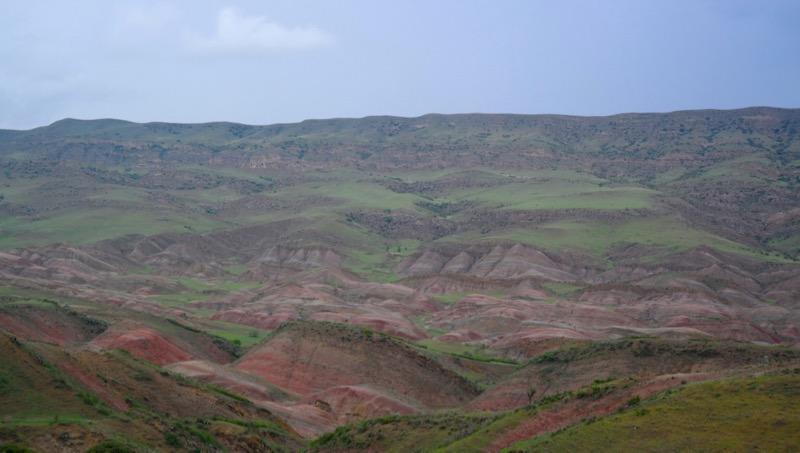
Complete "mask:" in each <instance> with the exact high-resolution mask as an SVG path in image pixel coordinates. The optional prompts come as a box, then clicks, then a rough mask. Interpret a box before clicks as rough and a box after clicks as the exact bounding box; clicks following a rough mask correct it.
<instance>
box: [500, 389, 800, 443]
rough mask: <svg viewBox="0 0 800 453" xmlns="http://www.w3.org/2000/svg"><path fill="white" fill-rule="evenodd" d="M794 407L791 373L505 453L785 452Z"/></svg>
mask: <svg viewBox="0 0 800 453" xmlns="http://www.w3.org/2000/svg"><path fill="white" fill-rule="evenodd" d="M798 405H800V375H798V374H797V373H795V374H791V375H777V376H761V377H757V378H747V379H733V380H725V381H717V382H707V383H700V384H692V385H688V386H686V387H685V388H683V389H680V390H677V391H668V392H667V393H665V394H662V395H661V396H659V397H656V398H654V399H651V400H648V401H644V402H641V403H639V404H638V405H637V406H636V407H635V408H630V409H627V410H625V411H624V412H622V413H619V414H616V415H612V416H609V417H605V418H601V419H599V420H597V421H593V422H584V423H581V424H578V425H576V426H573V427H571V428H569V429H567V430H564V431H562V432H557V433H553V434H549V435H545V436H540V437H537V438H535V439H532V440H528V441H524V442H520V443H517V444H515V445H514V446H513V447H512V448H510V449H509V450H508V451H611V450H614V451H653V452H658V451H665V452H666V451H725V452H729V451H754V450H767V451H791V450H793V449H795V448H796V447H797V446H798V445H800V411H798V410H797V408H798Z"/></svg>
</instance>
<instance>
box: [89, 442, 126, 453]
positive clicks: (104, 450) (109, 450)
mask: <svg viewBox="0 0 800 453" xmlns="http://www.w3.org/2000/svg"><path fill="white" fill-rule="evenodd" d="M86 453H136V449H134V448H133V447H131V446H130V445H128V444H127V443H125V442H121V441H118V440H104V441H103V442H100V443H99V444H97V445H95V446H94V447H92V448H90V449H88V450H86Z"/></svg>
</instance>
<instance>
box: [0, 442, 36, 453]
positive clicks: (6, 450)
mask: <svg viewBox="0 0 800 453" xmlns="http://www.w3.org/2000/svg"><path fill="white" fill-rule="evenodd" d="M0 453H33V450H31V449H30V448H28V447H23V446H22V445H17V444H5V445H0Z"/></svg>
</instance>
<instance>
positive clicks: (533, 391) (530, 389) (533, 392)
mask: <svg viewBox="0 0 800 453" xmlns="http://www.w3.org/2000/svg"><path fill="white" fill-rule="evenodd" d="M525 394H526V395H527V396H528V406H530V405H531V404H533V395H536V389H535V388H533V386H528V390H527V392H525Z"/></svg>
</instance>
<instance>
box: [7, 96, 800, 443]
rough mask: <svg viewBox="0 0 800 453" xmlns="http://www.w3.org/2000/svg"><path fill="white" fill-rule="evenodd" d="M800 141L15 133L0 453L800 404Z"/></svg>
mask: <svg viewBox="0 0 800 453" xmlns="http://www.w3.org/2000/svg"><path fill="white" fill-rule="evenodd" d="M798 126H800V113H798V111H797V110H782V109H771V108H752V109H744V110H732V111H691V112H675V113H670V114H627V115H617V116H613V117H592V118H580V117H566V116H524V115H427V116H423V117H420V118H394V117H370V118H364V119H354V120H319V121H306V122H303V123H299V124H290V125H273V126H245V125H238V124H229V123H213V124H200V125H182V124H166V123H148V124H137V123H129V122H125V121H117V120H97V121H78V120H63V121H59V122H57V123H54V124H53V125H50V126H47V127H43V128H39V129H34V130H31V131H4V132H3V134H0V169H2V172H0V285H1V286H0V330H2V332H3V335H4V336H3V337H2V338H0V339H3V340H2V341H3V345H4V346H3V349H2V354H3V356H4V357H2V358H0V359H1V360H4V361H5V362H4V363H7V364H10V365H9V367H8V368H7V369H4V370H3V371H2V373H3V374H2V375H0V377H1V378H2V379H0V398H2V401H3V405H2V413H1V414H0V415H2V417H0V420H1V421H0V442H1V443H14V444H19V445H23V446H27V447H31V448H34V449H38V450H43V451H55V450H63V451H85V450H87V449H88V448H91V447H92V446H94V445H96V444H100V443H102V442H120V443H122V444H124V445H126V446H127V447H126V448H129V449H133V450H134V451H135V450H136V449H140V450H148V449H171V448H172V449H179V450H180V449H184V450H192V449H200V450H203V451H217V450H225V449H227V450H234V451H240V450H242V451H263V450H266V449H281V448H282V449H286V450H298V449H301V448H304V447H311V448H316V449H320V450H333V451H347V450H363V449H372V450H384V449H387V448H389V447H390V446H392V445H393V446H394V447H396V448H398V449H401V450H402V449H403V448H405V447H403V446H404V445H405V446H409V445H413V446H415V448H421V449H423V450H427V449H434V448H445V447H446V448H451V449H453V450H454V451H470V450H474V451H499V450H501V449H503V448H513V449H517V448H521V449H528V448H530V449H548V448H554V449H559V448H566V446H572V445H575V443H576V442H578V443H579V442H581V439H589V438H592V439H594V438H595V437H596V436H598V434H597V433H596V432H595V431H596V430H595V428H593V427H592V426H590V425H591V424H589V423H586V424H585V426H584V424H581V421H582V420H584V419H589V420H594V419H595V418H597V419H601V418H602V420H603V423H604V425H603V426H606V425H608V427H609V428H608V429H612V430H616V431H613V432H614V433H618V432H621V431H620V429H621V428H620V426H621V425H620V424H622V425H624V426H627V425H625V424H626V423H629V420H628V418H630V417H631V416H630V415H629V413H630V412H633V411H636V410H639V409H637V408H638V407H639V404H640V403H639V402H640V401H642V402H645V401H646V403H643V405H642V406H641V407H642V410H646V412H645V413H644V414H643V415H642V417H643V418H642V419H641V422H642V423H643V424H642V426H647V429H648V430H650V431H652V433H654V434H652V435H653V436H657V435H659V434H657V433H658V430H657V429H656V428H655V427H654V426H652V425H651V424H650V423H651V422H650V421H649V420H650V419H649V417H648V416H647V414H648V413H650V412H647V411H651V409H648V408H652V412H653V413H655V412H659V413H660V412H661V411H671V410H673V409H671V408H672V407H673V406H674V405H678V406H680V407H683V405H685V404H688V403H687V402H686V401H684V400H682V399H681V398H682V397H681V396H680V395H683V394H691V392H695V391H699V390H696V389H705V388H708V389H712V388H716V387H715V386H720V388H723V387H724V388H726V389H734V388H735V389H738V390H736V391H737V392H739V391H741V392H744V393H747V395H751V393H752V395H751V396H752V401H754V402H758V401H761V402H764V404H768V406H767V407H773V406H770V405H772V404H773V403H774V405H776V406H775V407H778V406H780V405H781V404H784V403H785V404H789V403H792V404H796V403H797V395H795V394H794V393H793V392H792V391H791V388H792V386H795V385H796V383H795V382H794V381H792V379H794V378H793V377H792V376H795V375H796V374H794V373H796V370H797V368H798V366H800V364H799V363H800V356H798V354H799V353H798V347H800V262H799V261H798V258H800V256H799V255H798V253H800V198H798V197H800V195H798V194H800V145H799V144H798V142H797V135H798ZM11 364H13V366H11ZM765 373H766V375H767V376H772V377H764V378H762V377H754V376H761V375H763V374H765ZM721 380H724V381H721ZM795 380H796V379H795ZM694 382H698V384H693V383H694ZM762 384H763V386H764V388H768V389H770V391H769V392H767V394H762V393H759V391H758V388H761V387H758V386H761V385H762ZM695 385H696V387H695ZM702 386H708V387H702ZM751 386H756V387H757V388H756V387H754V388H751ZM742 389H744V390H742ZM787 389H788V390H787ZM773 390H774V392H773ZM662 392H676V393H667V394H663V393H662ZM51 393H52V394H51ZM744 393H743V394H744ZM26 395H28V396H26ZM659 395H669V398H671V399H663V401H662V396H659ZM674 395H678V396H674ZM748 398H750V396H748ZM634 399H636V402H635V403H632V401H634ZM748 401H750V400H749V399H748ZM728 404H729V402H727V401H719V407H720V408H721V409H719V410H722V411H724V410H727V409H726V408H727V407H728V406H727V405H728ZM754 404H756V403H754ZM671 405H672V406H671ZM781 407H782V406H781ZM618 410H623V412H622V413H621V414H617V415H613V414H615V413H616V411H618ZM770 410H771V409H770ZM776 411H777V412H776ZM768 412H769V411H768ZM604 417H608V418H604ZM779 419H780V420H783V421H784V422H785V423H787V424H788V425H790V426H793V425H792V424H793V423H796V420H794V419H791V417H789V418H787V417H786V416H785V414H783V413H782V412H780V411H778V410H777V409H775V411H772V412H769V413H768V414H765V415H764V417H763V423H766V424H768V423H777V421H776V420H779ZM687 420H689V419H688V418H687ZM598 423H600V422H598ZM732 423H734V424H735V423H739V421H737V420H734V421H733V422H732ZM570 426H573V428H569V427H570ZM598 426H599V425H598ZM637 426H638V425H637ZM731 426H733V425H731ZM337 427H340V428H339V429H337ZM434 428H435V429H434ZM562 429H565V431H564V433H566V434H565V435H564V436H562V437H559V436H560V434H559V435H555V434H552V433H554V432H556V431H558V430H562ZM709 429H711V428H709ZM650 431H648V432H650ZM784 431H785V430H784ZM781 432H783V431H781ZM62 433H66V434H63V435H62ZM751 434H752V436H750V437H747V438H741V439H740V440H741V443H740V444H735V445H734V446H735V447H742V448H744V447H743V446H745V445H751V444H752V443H753V442H763V439H762V438H761V437H759V436H758V435H757V433H755V434H753V433H751ZM615 435H616V434H615ZM743 435H746V436H748V435H749V434H747V433H745V434H743ZM318 436H321V437H318ZM542 436H544V437H542ZM592 436H595V437H592ZM313 438H318V439H317V440H316V441H314V442H310V440H311V439H313ZM614 439H617V438H614ZM791 440H792V439H791V436H789V437H785V436H784V438H782V440H781V442H780V443H776V445H786V444H791ZM616 441H617V440H614V442H616ZM643 442H644V441H643ZM693 442H694V441H693ZM635 445H649V444H647V443H646V442H645V443H641V444H639V443H635V444H631V446H632V447H631V448H634V446H635ZM687 445H688V444H687ZM715 445H717V444H713V445H712V444H707V443H703V442H701V441H700V440H697V442H696V443H693V444H691V446H697V448H707V449H712V450H714V449H724V448H721V447H720V448H717V447H715ZM719 445H722V444H719ZM570 448H571V447H570ZM734 449H735V448H734Z"/></svg>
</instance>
